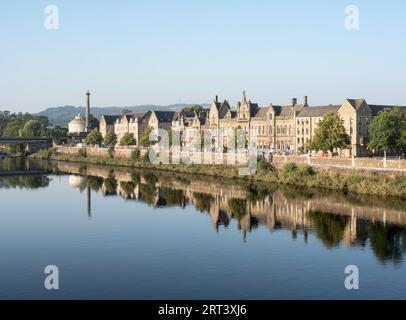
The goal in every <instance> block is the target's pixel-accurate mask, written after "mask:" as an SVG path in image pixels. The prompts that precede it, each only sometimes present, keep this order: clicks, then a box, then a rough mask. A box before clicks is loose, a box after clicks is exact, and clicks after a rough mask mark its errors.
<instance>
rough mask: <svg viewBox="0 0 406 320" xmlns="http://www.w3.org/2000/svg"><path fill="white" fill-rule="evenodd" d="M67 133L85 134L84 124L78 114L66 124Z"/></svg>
mask: <svg viewBox="0 0 406 320" xmlns="http://www.w3.org/2000/svg"><path fill="white" fill-rule="evenodd" d="M68 131H69V134H70V135H80V134H82V133H84V132H86V122H85V120H84V119H83V118H82V117H81V116H80V114H78V115H77V116H76V117H75V118H73V120H72V121H70V122H69V123H68Z"/></svg>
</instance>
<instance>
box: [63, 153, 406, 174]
mask: <svg viewBox="0 0 406 320" xmlns="http://www.w3.org/2000/svg"><path fill="white" fill-rule="evenodd" d="M57 149H58V152H60V153H65V154H75V155H77V154H78V152H79V149H80V148H79V147H64V146H58V147H57ZM133 150H134V147H116V148H115V152H114V156H115V157H117V158H129V157H131V153H132V151H133ZM86 152H87V154H88V155H89V156H100V157H105V156H107V153H108V149H106V148H94V147H86ZM145 152H146V150H141V155H144V154H145ZM179 157H180V158H181V160H179ZM247 160H248V155H247V154H227V153H208V152H205V153H204V152H190V153H189V152H182V153H181V154H180V155H179V154H178V157H177V161H176V162H175V161H174V162H173V163H179V162H180V163H204V164H225V165H239V166H243V165H246V164H247ZM286 163H296V164H298V165H300V164H302V165H310V166H312V167H316V168H326V169H327V168H328V169H332V168H338V169H359V170H372V171H398V172H405V173H406V160H405V159H400V158H398V159H393V158H390V159H387V160H385V159H382V158H363V157H359V158H352V159H351V158H331V157H325V158H323V157H315V156H313V157H310V156H307V155H303V156H295V155H287V156H283V155H273V156H272V164H273V165H274V166H275V167H277V168H279V167H282V166H283V165H284V164H286Z"/></svg>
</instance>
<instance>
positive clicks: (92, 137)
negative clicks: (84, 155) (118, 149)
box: [85, 128, 103, 145]
mask: <svg viewBox="0 0 406 320" xmlns="http://www.w3.org/2000/svg"><path fill="white" fill-rule="evenodd" d="M102 141H103V136H102V134H101V133H100V131H99V129H97V128H96V129H93V130H92V131H90V132H89V134H88V135H87V137H86V139H85V142H86V144H88V145H95V144H100V143H102Z"/></svg>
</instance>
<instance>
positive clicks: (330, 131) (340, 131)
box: [306, 113, 350, 155]
mask: <svg viewBox="0 0 406 320" xmlns="http://www.w3.org/2000/svg"><path fill="white" fill-rule="evenodd" d="M349 143H350V138H349V136H348V135H347V133H346V132H345V128H344V121H343V120H342V119H341V118H340V116H339V115H336V114H334V113H327V114H326V115H325V116H324V117H323V120H321V121H320V123H319V126H318V127H317V129H316V132H315V135H314V137H313V138H312V140H311V141H310V143H307V144H306V149H307V150H315V151H319V150H322V151H324V152H327V151H330V152H331V154H332V155H334V150H336V149H345V148H346V147H348V145H349Z"/></svg>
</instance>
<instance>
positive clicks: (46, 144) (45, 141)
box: [0, 137, 52, 152]
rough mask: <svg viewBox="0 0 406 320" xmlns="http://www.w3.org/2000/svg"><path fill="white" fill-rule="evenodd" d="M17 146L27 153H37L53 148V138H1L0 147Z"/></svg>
mask: <svg viewBox="0 0 406 320" xmlns="http://www.w3.org/2000/svg"><path fill="white" fill-rule="evenodd" d="M7 144H16V145H20V146H22V147H23V149H24V150H25V151H26V152H35V151H38V150H41V149H48V148H50V147H52V138H51V137H0V145H7Z"/></svg>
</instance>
